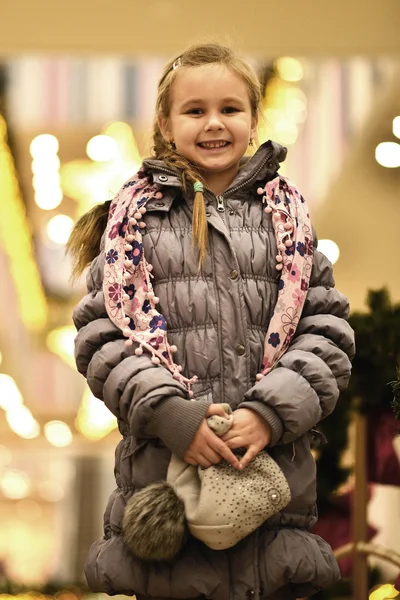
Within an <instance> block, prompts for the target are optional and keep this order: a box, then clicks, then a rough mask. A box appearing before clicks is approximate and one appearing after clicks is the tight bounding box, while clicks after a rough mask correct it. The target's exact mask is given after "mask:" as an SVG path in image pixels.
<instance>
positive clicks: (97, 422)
mask: <svg viewBox="0 0 400 600" xmlns="http://www.w3.org/2000/svg"><path fill="white" fill-rule="evenodd" d="M75 425H76V428H77V429H78V431H80V432H81V433H82V434H83V435H84V436H85V437H87V438H88V439H90V440H99V439H101V438H103V437H104V436H106V435H107V434H109V433H110V432H111V431H113V430H114V429H115V428H116V427H117V419H116V418H115V417H114V415H113V414H112V413H111V412H110V411H109V409H108V408H107V407H106V405H105V404H104V403H103V402H101V401H100V400H98V399H97V398H96V397H95V396H93V394H92V393H91V392H90V390H89V388H86V390H85V392H84V395H83V398H82V403H81V406H80V407H79V410H78V415H77V417H76V420H75Z"/></svg>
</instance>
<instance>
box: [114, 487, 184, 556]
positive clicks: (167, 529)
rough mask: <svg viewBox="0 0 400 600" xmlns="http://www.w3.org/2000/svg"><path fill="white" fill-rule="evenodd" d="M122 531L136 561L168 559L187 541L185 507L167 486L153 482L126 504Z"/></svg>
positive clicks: (171, 488)
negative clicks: (139, 559)
mask: <svg viewBox="0 0 400 600" xmlns="http://www.w3.org/2000/svg"><path fill="white" fill-rule="evenodd" d="M122 532H123V536H124V540H125V543H126V545H127V547H128V548H129V550H130V551H131V552H132V553H133V554H134V555H135V556H137V557H138V558H141V559H142V560H170V559H172V558H174V556H176V555H177V554H178V552H179V551H180V549H181V548H182V547H183V546H184V544H185V541H186V538H187V533H188V529H187V525H186V519H185V505H184V503H183V502H182V500H181V499H180V498H179V497H178V496H177V494H176V492H175V490H174V489H173V487H172V486H171V485H170V484H169V483H167V482H166V481H162V482H160V483H153V484H152V485H149V486H147V487H145V488H143V489H142V490H140V491H139V492H136V493H135V494H134V495H133V496H132V498H131V499H130V500H129V502H128V503H127V505H126V508H125V512H124V518H123V522H122Z"/></svg>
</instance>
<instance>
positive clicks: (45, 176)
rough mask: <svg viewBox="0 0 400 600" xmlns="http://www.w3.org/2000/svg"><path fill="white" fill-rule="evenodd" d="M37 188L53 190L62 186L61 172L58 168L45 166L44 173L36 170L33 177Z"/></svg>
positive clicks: (34, 185)
mask: <svg viewBox="0 0 400 600" xmlns="http://www.w3.org/2000/svg"><path fill="white" fill-rule="evenodd" d="M32 183H33V187H34V189H35V190H51V191H53V190H54V189H58V188H59V187H60V173H59V172H58V170H57V171H56V170H55V169H50V168H48V167H47V166H45V168H44V171H43V173H42V172H40V171H38V170H36V173H35V174H34V176H33V179H32Z"/></svg>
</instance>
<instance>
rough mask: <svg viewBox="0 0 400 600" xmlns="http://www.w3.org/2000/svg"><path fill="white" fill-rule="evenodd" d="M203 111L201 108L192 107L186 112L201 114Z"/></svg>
mask: <svg viewBox="0 0 400 600" xmlns="http://www.w3.org/2000/svg"><path fill="white" fill-rule="evenodd" d="M202 113H203V110H202V109H201V108H191V109H190V110H188V111H187V113H186V114H188V115H201V114H202Z"/></svg>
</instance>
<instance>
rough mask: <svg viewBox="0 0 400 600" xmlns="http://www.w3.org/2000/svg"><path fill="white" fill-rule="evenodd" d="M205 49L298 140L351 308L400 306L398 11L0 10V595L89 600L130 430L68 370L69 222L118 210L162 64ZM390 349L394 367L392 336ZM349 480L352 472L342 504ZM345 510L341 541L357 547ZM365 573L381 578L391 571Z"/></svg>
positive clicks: (351, 4)
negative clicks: (223, 46) (250, 82)
mask: <svg viewBox="0 0 400 600" xmlns="http://www.w3.org/2000/svg"><path fill="white" fill-rule="evenodd" d="M210 40H218V41H221V42H225V43H229V44H231V45H233V46H234V47H236V48H237V49H238V50H239V51H240V52H241V53H242V54H243V55H244V56H245V57H246V58H247V59H248V60H249V62H250V63H251V64H252V65H253V67H254V68H255V70H256V71H257V73H258V74H259V77H260V79H261V81H262V83H263V90H264V114H265V122H264V123H262V125H261V126H260V130H259V138H260V142H263V141H265V140H267V139H270V138H271V139H274V140H276V141H278V142H280V143H282V144H284V145H286V146H288V148H289V154H288V159H287V161H286V162H285V164H284V165H283V168H282V174H284V175H287V176H289V177H290V179H292V180H293V181H294V182H295V183H296V184H297V185H298V187H299V188H300V189H301V191H302V193H303V194H304V196H306V198H307V199H308V202H309V205H310V209H311V212H312V218H313V221H314V225H315V227H316V229H317V232H318V237H319V240H320V246H319V247H320V249H321V250H322V251H323V252H325V253H326V254H327V256H328V257H329V258H330V260H331V261H332V262H333V263H335V266H334V270H335V276H336V284H337V286H338V288H339V289H340V290H341V291H342V292H343V293H344V294H346V295H347V296H348V297H349V300H350V303H351V306H352V310H353V311H359V312H361V313H362V314H365V315H367V314H371V311H372V313H373V311H374V309H373V307H372V308H371V305H368V303H367V300H366V299H367V293H368V290H381V289H383V288H385V289H386V292H385V294H386V296H385V298H386V299H385V300H384V304H385V302H386V304H385V306H384V307H383V310H384V311H385V310H386V312H385V315H388V314H389V313H390V314H394V312H396V310H397V308H396V307H397V303H398V302H400V269H399V249H398V244H399V236H398V231H399V222H400V221H399V218H400V196H399V189H400V187H399V186H400V139H399V138H400V5H399V3H398V2H397V0H392V1H390V0H389V1H388V0H382V1H381V3H380V4H379V7H378V5H377V3H375V2H372V1H367V2H358V1H356V0H350V1H347V2H343V1H339V2H332V3H328V2H314V1H313V0H304V1H303V2H301V3H300V2H297V1H296V0H286V2H285V3H271V2H260V1H257V0H250V1H249V2H248V3H246V5H244V4H243V2H238V1H237V0H230V1H229V2H228V1H227V0H217V1H216V0H214V1H211V0H203V1H202V2H201V3H194V2H190V1H188V0H186V1H184V0H147V1H146V2H145V3H143V4H142V3H139V2H136V1H135V0H113V1H112V2H111V0H86V1H85V2H78V0H70V1H69V2H66V3H61V2H57V1H56V2H52V3H49V2H48V1H47V0H35V1H34V2H31V1H29V2H28V1H27V0H2V1H1V6H0V591H1V590H3V591H5V592H7V593H9V594H13V593H18V591H20V590H21V589H23V588H24V586H25V589H26V590H27V589H28V590H29V589H36V590H42V592H43V593H47V594H50V593H51V594H53V595H54V594H55V595H56V596H57V597H63V598H64V596H65V598H66V599H67V598H69V599H70V600H73V597H74V596H76V595H78V596H79V595H81V594H82V593H84V576H83V571H82V565H83V561H84V558H85V555H86V552H87V549H88V547H89V545H90V544H91V543H92V542H93V541H94V539H96V537H98V536H100V535H101V534H102V529H101V528H102V512H103V509H104V506H105V503H106V500H107V497H108V494H109V493H110V492H111V490H112V489H113V486H114V477H113V460H114V456H113V452H114V447H115V445H116V443H117V441H118V439H119V434H118V432H117V431H116V429H115V426H116V422H115V419H114V418H113V417H112V415H111V414H110V413H109V412H108V410H107V409H106V408H105V407H104V406H103V405H102V403H101V402H100V401H98V400H97V399H95V398H94V397H93V396H92V395H91V394H90V393H89V391H88V389H87V388H86V386H85V382H84V379H83V378H82V377H81V376H80V375H78V374H77V372H76V370H75V366H74V361H73V340H74V327H73V325H72V320H71V314H72V310H73V307H74V306H75V304H76V303H77V301H78V300H79V298H80V297H81V296H82V295H83V294H84V293H85V288H84V280H83V279H82V280H80V281H78V282H77V283H76V284H75V285H72V284H71V282H70V279H69V278H70V263H69V260H68V259H67V258H66V256H65V243H66V240H67V239H68V235H69V233H70V230H71V227H72V225H73V223H74V221H75V220H76V219H77V218H78V217H79V216H80V215H81V214H83V213H84V212H85V211H87V210H88V209H90V208H91V207H92V206H93V205H94V204H95V203H97V202H103V201H104V200H108V199H111V198H112V197H113V194H114V193H115V192H116V191H117V190H118V189H119V187H120V185H121V184H122V183H123V181H124V180H125V179H126V178H127V177H129V176H130V175H131V174H132V173H133V172H134V171H135V170H136V169H137V167H138V165H139V164H140V161H141V158H143V157H145V156H147V155H148V154H149V151H150V147H151V127H152V119H153V110H154V104H155V98H156V87H157V81H158V78H159V75H160V72H161V69H162V67H163V65H164V63H165V62H166V61H167V60H169V59H170V58H171V57H173V56H177V55H178V54H179V53H180V52H182V50H183V49H184V48H185V47H186V46H187V45H189V44H190V43H193V42H202V41H210ZM385 307H386V308H385ZM381 308H382V306H381ZM393 311H394V312H393ZM396 314H397V313H396ZM397 322H398V323H399V324H400V322H399V321H397ZM397 333H398V334H399V335H400V331H398V332H397ZM374 335H375V333H374V332H373V331H372V332H371V336H372V339H373V336H374ZM370 339H371V338H370ZM394 344H395V349H394V354H393V353H392V355H391V359H390V360H391V361H392V363H391V365H392V367H393V369H394V372H395V366H396V363H397V361H398V357H399V352H398V345H396V344H397V341H395V342H394ZM367 346H368V344H367ZM367 349H368V351H369V352H370V353H371V354H374V353H375V352H376V351H378V350H377V349H376V348H374V345H373V343H372V344H371V345H370V346H368V348H367ZM379 352H381V355H382V357H383V360H384V361H385V360H386V355H385V341H383V346H382V347H380V349H379ZM361 368H363V367H361ZM364 368H365V364H364ZM373 374H374V373H373ZM370 375H371V373H370ZM376 376H377V378H378V379H379V374H378V373H376ZM386 383H387V381H386ZM354 393H357V390H356V391H355V392H354ZM378 396H379V392H378ZM375 397H376V395H375ZM342 402H343V401H342ZM377 402H378V405H379V402H380V400H379V401H377ZM378 408H379V406H378ZM384 408H385V410H384V411H383V412H384V413H386V411H387V406H385V407H384ZM343 419H344V420H343V422H342V423H339V424H338V427H339V428H342V429H345V430H346V431H347V421H349V422H350V427H349V432H350V435H349V438H348V439H347V438H346V439H345V443H344V446H343V447H341V449H340V452H339V453H338V457H337V461H338V463H340V466H341V467H343V468H349V469H351V468H352V466H353V465H354V447H353V443H352V439H353V437H352V434H351V432H352V428H351V422H352V419H351V418H349V417H348V415H345V416H344V417H343ZM388 432H389V433H388ZM328 437H329V436H328ZM394 437H395V434H394V430H393V428H389V429H388V430H387V431H386V433H385V440H386V442H387V444H388V446H387V448H389V449H388V450H387V452H389V453H390V455H391V460H392V463H391V464H392V466H393V473H394V475H393V477H390V478H386V479H385V477H381V478H380V479H379V477H375V479H374V478H372V477H371V478H370V479H369V483H374V486H373V488H370V491H371V496H370V501H369V505H368V522H369V524H370V526H371V533H370V535H369V537H370V539H372V540H373V541H374V542H376V543H379V544H383V545H384V546H385V547H387V548H389V549H391V550H393V551H396V552H400V541H399V540H400V517H399V509H398V507H399V505H400V487H399V485H400V481H399V479H400V474H399V463H398V459H399V457H400V445H399V440H398V439H397V440H396V439H394V440H393V438H394ZM369 443H370V440H369V441H368V444H369ZM378 454H379V452H378V451H377V454H376V455H373V456H372V458H370V460H372V461H374V460H375V458H376V461H378V458H377V456H378ZM374 456H375V458H374ZM335 460H336V459H335ZM393 461H394V462H393ZM375 466H376V465H375ZM321 468H323V465H322V466H321ZM396 469H397V470H396ZM346 473H347V471H346ZM351 481H352V479H351V475H350V478H347V475H346V478H345V486H347V487H344V488H342V489H339V491H340V493H341V494H342V496H343V495H345V493H347V492H348V491H349V489H350V490H351ZM328 482H329V477H328ZM335 483H338V482H334V481H333V482H332V486H331V487H332V490H333V488H334V487H335ZM340 483H342V484H343V483H344V482H343V481H341V482H340ZM336 487H337V486H336ZM332 490H331V491H332ZM346 519H347V520H345V523H344V525H343V527H344V529H343V532H344V533H343V536H342V538H341V539H340V540H336V542H335V541H333V542H332V543H336V545H340V544H343V543H346V542H347V541H349V539H350V537H351V524H350V520H349V519H350V517H349V515H347V517H346ZM371 565H373V566H374V567H375V569H377V572H379V574H378V578H380V580H381V581H394V579H395V578H396V576H397V574H398V571H399V569H396V568H395V567H394V566H393V565H392V566H390V564H388V563H387V562H385V561H379V560H371ZM344 570H345V567H344ZM346 573H347V571H346ZM1 586H3V588H2V587H1ZM63 590H64V591H63ZM66 590H69V591H66Z"/></svg>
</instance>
